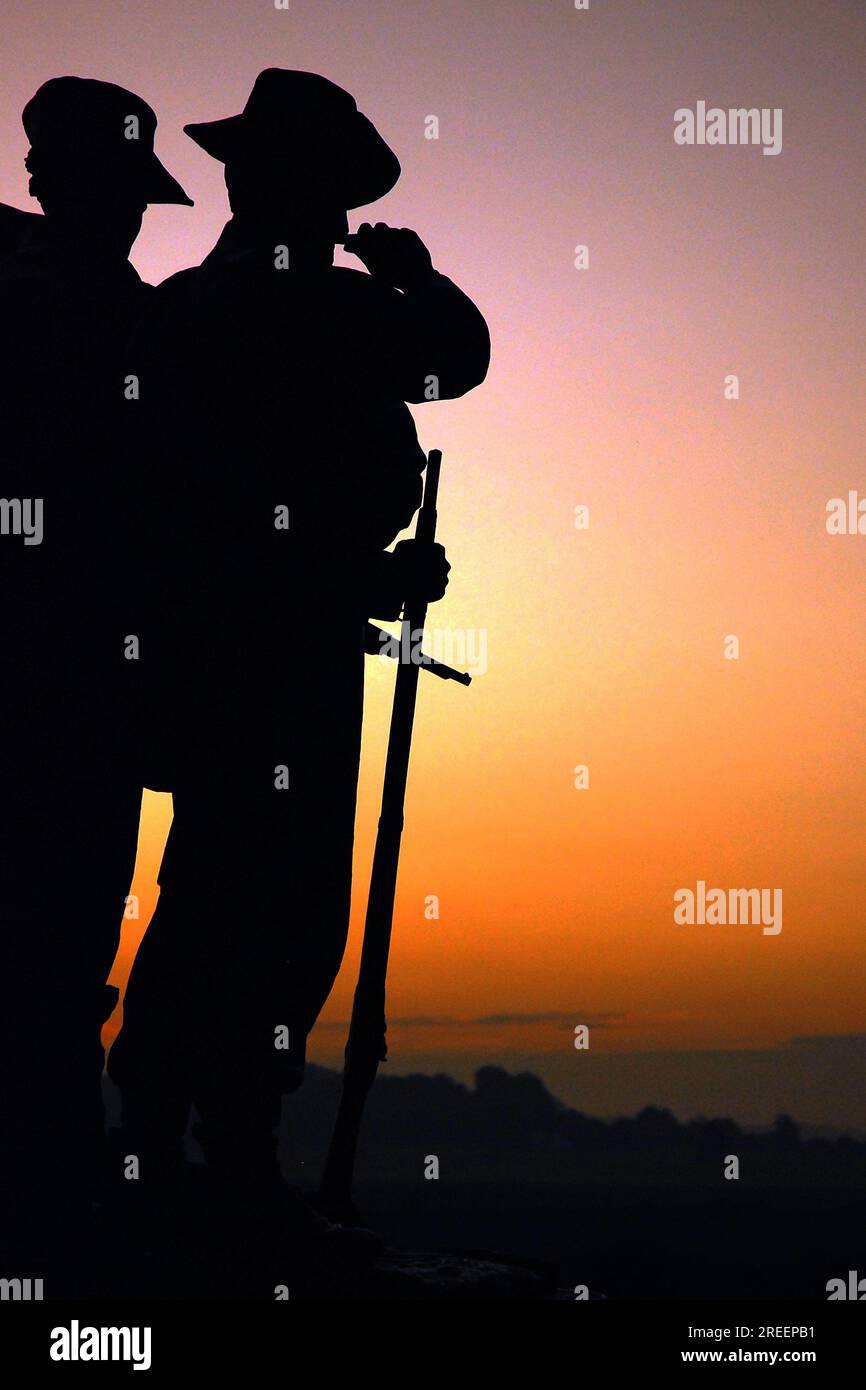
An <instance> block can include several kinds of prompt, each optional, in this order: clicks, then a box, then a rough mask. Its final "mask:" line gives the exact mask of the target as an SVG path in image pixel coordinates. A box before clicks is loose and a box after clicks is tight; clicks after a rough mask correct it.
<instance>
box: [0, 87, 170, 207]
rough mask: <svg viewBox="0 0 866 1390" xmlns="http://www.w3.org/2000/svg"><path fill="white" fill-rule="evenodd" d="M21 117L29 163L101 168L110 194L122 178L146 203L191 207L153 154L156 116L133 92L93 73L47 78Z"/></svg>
mask: <svg viewBox="0 0 866 1390" xmlns="http://www.w3.org/2000/svg"><path fill="white" fill-rule="evenodd" d="M131 118H134V119H131ZM21 119H22V121H23V123H24V129H25V131H26V132H27V137H28V139H29V141H30V145H31V152H30V155H28V161H29V160H30V157H31V155H36V156H38V157H40V158H41V157H43V156H46V155H47V156H49V157H50V158H52V159H62V160H64V161H68V165H69V168H70V170H71V171H73V172H74V170H75V169H76V167H79V166H80V167H82V168H83V167H87V168H97V169H98V168H102V169H103V171H104V176H105V185H106V190H107V191H109V192H110V189H111V185H112V183H114V182H121V181H122V182H123V183H124V184H125V185H126V186H127V187H132V188H134V189H135V190H136V191H137V192H138V193H140V194H141V197H142V198H143V199H144V201H145V202H146V203H183V204H184V205H185V206H186V207H192V206H193V201H192V199H191V198H190V197H188V196H187V194H186V193H185V192H184V190H183V189H182V188H181V186H180V184H179V183H178V181H177V179H175V178H173V177H172V175H171V174H170V173H169V172H168V170H167V169H166V167H165V165H164V164H162V162H161V161H160V160H159V159H158V158H157V156H156V154H155V153H154V149H153V137H154V134H155V132H156V115H155V114H154V112H153V110H152V109H151V107H149V106H148V104H147V102H146V101H142V99H141V97H138V96H136V95H135V93H134V92H128V91H127V90H126V89H125V88H124V87H117V86H115V84H114V83H113V82H98V81H97V80H96V79H95V78H92V77H52V78H51V79H50V81H48V82H44V83H43V84H42V86H41V87H40V88H39V90H38V91H37V92H36V93H35V95H34V96H32V97H31V98H30V100H29V101H28V103H27V105H26V106H25V107H24V111H23V113H22V116H21ZM28 167H30V164H29V163H28ZM31 172H32V170H31Z"/></svg>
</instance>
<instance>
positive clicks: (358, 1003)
mask: <svg viewBox="0 0 866 1390" xmlns="http://www.w3.org/2000/svg"><path fill="white" fill-rule="evenodd" d="M441 463H442V454H441V452H440V450H438V449H433V450H431V452H430V455H429V457H428V460H427V481H426V485H425V488H424V501H423V504H422V507H421V510H420V511H419V513H418V521H417V525H416V528H415V539H416V540H419V541H425V542H432V541H433V540H434V539H435V536H436V500H437V495H438V491H439V469H440V466H441ZM426 616H427V604H426V603H423V602H415V601H413V602H411V603H407V604H406V607H405V609H404V614H403V627H402V633H401V639H400V651H401V654H402V653H404V652H411V647H412V635H413V633H420V632H422V631H423V629H424V620H425V618H426ZM374 632H378V629H374ZM388 636H389V639H390V635H389V634H388ZM369 640H370V639H369V634H368V641H369ZM375 640H376V641H377V642H378V641H379V640H380V639H379V638H378V637H377V638H376V639H375ZM375 649H377V648H374V650H375ZM368 650H369V646H368ZM422 665H423V666H426V668H427V669H428V670H432V671H433V672H434V674H436V675H443V678H444V679H446V680H448V679H456V680H461V681H462V682H463V683H464V684H467V685H468V683H469V679H470V677H468V676H463V675H462V673H461V672H452V671H451V668H450V667H445V668H444V671H441V670H437V669H436V668H437V666H441V665H442V663H437V662H433V660H432V658H430V657H424V656H422V657H421V660H420V661H412V660H411V658H410V659H409V660H401V662H400V665H399V666H398V668H397V680H396V684H395V688H394V705H393V708H392V711H391V729H390V733H389V736H388V755H387V758H386V762H385V781H384V785H383V788H382V810H381V814H380V816H379V828H378V832H377V834H376V850H375V853H374V855H373V871H372V874H371V877H370V895H369V897H368V899H367V915H366V918H365V921H364V944H363V947H362V950H361V968H360V972H359V975H358V984H357V987H356V989H355V998H354V1002H353V1004H352V1021H351V1024H350V1026H349V1039H348V1042H347V1043H346V1053H345V1064H344V1067H343V1087H342V1092H341V1095H340V1105H339V1109H338V1111H337V1120H336V1123H335V1125H334V1133H333V1135H332V1137H331V1144H330V1148H329V1150H328V1157H327V1161H326V1163H325V1170H324V1174H323V1177H322V1185H321V1190H320V1195H319V1205H320V1207H321V1209H322V1210H323V1211H324V1212H325V1213H326V1215H328V1216H330V1217H332V1218H333V1219H335V1220H342V1221H352V1220H354V1219H355V1209H354V1204H353V1201H352V1177H353V1172H354V1167H355V1153H356V1150H357V1147H358V1136H359V1134H360V1130H361V1120H362V1117H363V1113H364V1105H365V1103H366V1100H367V1095H368V1094H369V1091H370V1088H371V1086H372V1085H373V1082H374V1081H375V1079H376V1073H377V1071H378V1069H379V1063H380V1062H384V1061H386V1059H387V1056H388V1044H387V1042H386V1038H385V1034H386V1031H387V1026H388V1025H387V1023H386V1021H385V981H386V977H387V973H388V954H389V951H390V946H391V925H392V921H393V916H394V895H395V892H396V888H397V867H398V862H399V858H400V840H401V837H402V833H403V806H404V802H405V798H406V779H407V776H408V772H409V752H410V748H411V745H412V727H413V724H414V719H415V698H416V695H417V691H418V673H419V671H420V670H421V667H422Z"/></svg>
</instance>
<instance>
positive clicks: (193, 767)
mask: <svg viewBox="0 0 866 1390" xmlns="http://www.w3.org/2000/svg"><path fill="white" fill-rule="evenodd" d="M186 129H187V132H188V133H189V134H190V135H191V136H192V138H193V139H194V140H196V141H197V142H198V143H199V144H200V145H201V146H202V147H203V148H204V149H205V150H207V151H208V153H210V154H212V155H213V156H214V157H215V158H217V159H219V160H222V161H223V162H224V163H225V178H226V185H227V189H228V194H229V201H230V203H231V208H232V212H233V217H232V219H231V220H230V221H229V223H228V224H227V226H226V227H225V229H224V231H223V233H222V235H221V236H220V238H219V241H218V242H217V245H216V247H215V248H214V250H213V251H212V252H211V254H210V255H209V256H208V257H207V259H206V260H205V261H204V263H203V265H202V266H201V267H200V268H199V269H195V270H188V271H184V272H182V273H181V274H179V275H175V276H173V277H172V278H171V279H170V280H168V281H167V282H166V283H165V284H163V285H161V286H160V287H159V289H158V290H157V293H156V296H155V300H154V305H153V308H152V310H151V311H150V312H149V314H148V317H147V320H146V322H145V323H144V324H143V326H142V330H141V333H140V335H139V338H138V341H137V344H136V362H138V363H139V364H140V369H141V373H142V404H143V407H144V410H143V413H142V418H144V419H146V421H147V425H146V430H145V433H144V435H143V436H142V438H141V445H142V447H143V449H144V451H145V454H146V456H147V458H148V460H149V462H148V467H147V470H146V472H143V473H142V479H143V480H144V479H148V480H150V482H151V485H152V486H151V495H150V499H149V501H148V502H147V503H146V504H145V505H144V506H143V513H142V514H143V515H144V516H145V518H146V521H147V526H146V531H147V536H146V538H145V539H146V542H147V541H149V543H150V544H151V546H152V547H153V554H154V560H153V567H152V572H153V574H154V575H158V576H159V577H160V580H161V584H162V588H161V590H160V591H158V592H157V591H155V592H154V595H153V596H152V599H153V610H154V611H153V614H152V622H151V624H150V626H149V627H148V626H147V625H146V627H145V642H146V644H149V645H147V652H150V653H151V654H153V653H158V655H156V656H154V658H153V660H149V659H148V658H147V653H146V659H145V661H144V663H143V664H144V667H145V670H146V671H148V672H150V673H151V674H152V678H153V681H154V693H153V697H152V700H151V702H150V705H151V709H152V710H154V711H156V714H157V727H156V729H155V730H154V731H153V734H154V738H153V743H152V753H154V754H155V752H156V750H157V749H158V756H155V761H154V763H153V764H152V771H151V780H150V783H149V785H154V784H156V785H162V786H165V787H168V788H170V789H171V790H172V791H173V792H174V809H175V819H174V823H173V825H172V829H171V833H170V838H169V843H168V846H167V850H166V856H165V860H164V863H163V867H162V872H161V874H160V884H161V889H162V893H161V898H160V903H159V906H158V909H157V912H156V915H155V918H154V921H153V923H152V924H151V926H150V928H149V930H148V932H147V934H146V937H145V940H144V942H143V944H142V947H141V949H140V951H139V955H138V958H137V960H136V963H135V965H134V968H133V971H132V977H131V981H130V984H129V988H128V992H127V996H126V1003H125V1013H124V1019H125V1022H124V1028H123V1031H122V1033H121V1035H120V1038H119V1039H118V1042H117V1044H116V1045H115V1048H114V1049H113V1051H112V1055H111V1058H110V1062H109V1070H110V1072H111V1074H112V1076H114V1077H115V1079H117V1080H118V1081H119V1083H120V1084H121V1086H122V1088H123V1092H124V1116H125V1148H126V1150H127V1151H128V1152H130V1151H131V1152H136V1153H139V1154H141V1155H143V1157H144V1164H143V1170H142V1174H143V1180H144V1181H145V1182H146V1181H147V1179H148V1176H150V1178H151V1180H155V1181H156V1182H157V1183H158V1184H159V1183H162V1184H163V1187H164V1188H165V1187H166V1186H167V1187H168V1189H169V1190H171V1187H172V1184H173V1183H174V1182H180V1183H181V1185H182V1178H181V1177H180V1175H181V1173H182V1166H181V1157H180V1155H181V1136H182V1134H183V1132H184V1130H185V1127H186V1123H187V1115H188V1112H189V1108H190V1103H191V1102H194V1103H195V1106H196V1107H197V1109H198V1111H199V1114H200V1124H199V1127H198V1131H197V1133H198V1137H199V1138H200V1140H201V1143H202V1146H203V1149H204V1152H205V1156H206V1160H207V1169H208V1172H209V1174H210V1179H211V1181H212V1182H213V1183H214V1184H215V1187H216V1193H215V1196H216V1198H217V1200H219V1201H221V1202H222V1206H221V1210H222V1211H223V1212H225V1213H229V1212H232V1213H233V1214H234V1215H235V1216H236V1217H237V1219H238V1220H239V1221H240V1222H241V1223H242V1224H245V1227H246V1228H247V1229H249V1231H250V1236H251V1238H254V1232H255V1230H256V1229H261V1228H262V1227H263V1226H264V1225H266V1224H268V1223H272V1222H273V1221H274V1219H275V1214H276V1216H277V1218H278V1219H277V1229H279V1230H280V1231H282V1232H283V1233H285V1232H286V1231H288V1232H290V1233H291V1235H292V1236H293V1237H294V1238H295V1240H296V1242H297V1243H298V1245H299V1246H305V1245H310V1246H312V1247H318V1248H319V1249H322V1248H326V1247H330V1248H339V1247H340V1246H341V1245H342V1243H343V1240H344V1238H346V1237H347V1233H346V1232H342V1231H341V1230H340V1228H333V1227H331V1228H329V1227H328V1226H327V1224H326V1223H324V1222H323V1221H322V1220H321V1218H318V1217H315V1216H314V1214H313V1213H312V1211H311V1209H309V1208H306V1207H305V1206H304V1204H303V1203H302V1202H301V1201H300V1199H299V1197H298V1196H297V1194H293V1193H291V1192H290V1190H289V1189H288V1188H286V1187H285V1185H283V1184H282V1181H281V1179H280V1176H279V1171H278V1168H277V1162H276V1148H275V1138H274V1127H275V1125H276V1124H277V1122H278V1119H279V1109H280V1098H281V1095H282V1094H283V1093H284V1092H286V1091H288V1090H291V1089H293V1088H294V1087H295V1086H297V1085H298V1084H299V1083H300V1079H301V1073H302V1069H303V1058H304V1051H305V1041H306V1037H307V1034H308V1033H309V1031H310V1029H311V1028H312V1026H313V1024H314V1022H315V1020H316V1018H317V1016H318V1014H319V1012H320V1010H321V1007H322V1005H323V1003H324V1001H325V999H326V998H327V996H328V993H329V991H330V989H331V986H332V984H333V981H334V979H335V976H336V974H337V971H338V969H339V965H340V961H341V958H342V955H343V950H344V947H345V942H346V935H347V929H348V915H349V899H350V889H351V869H352V841H353V832H354V815H355V796H356V783H357V773H358V760H359V750H360V734H361V715H362V695H363V666H364V630H365V623H366V619H367V618H368V617H369V616H374V615H375V616H380V617H394V616H396V615H397V613H398V611H399V609H400V607H401V605H402V602H403V600H404V599H405V598H406V597H407V596H408V595H409V593H410V591H411V590H413V589H415V590H417V591H423V592H424V594H425V596H426V597H428V598H430V599H435V598H439V597H441V596H442V593H443V592H444V589H445V585H446V583H447V570H448V568H449V567H448V565H447V563H446V561H445V556H444V552H443V551H442V548H441V547H439V546H434V547H431V548H429V549H427V550H425V549H424V548H422V549H421V550H419V548H418V547H417V546H416V544H415V543H414V542H411V541H410V542H403V543H401V545H400V546H398V547H397V549H396V551H394V552H393V553H387V552H385V550H384V548H385V547H386V546H388V545H390V544H391V543H392V542H393V540H394V539H395V537H396V536H397V534H398V533H399V532H400V530H401V529H403V528H404V527H405V526H407V525H408V523H409V522H410V520H411V518H412V516H413V514H414V512H415V510H416V509H417V507H418V504H419V501H420V497H421V472H422V470H423V467H424V463H425V456H424V454H423V453H422V451H421V449H420V446H419V444H418V440H417V435H416V432H415V426H414V422H413V419H412V416H411V413H410V411H409V410H408V408H407V406H406V401H413V402H423V401H425V400H431V399H438V398H446V397H455V396H460V395H462V394H463V393H464V392H466V391H468V390H470V389H471V388H472V387H474V386H476V385H477V384H478V383H479V382H480V381H482V380H483V378H484V376H485V374H486V371H487V366H488V361H489V338H488V333H487V328H486V325H485V323H484V320H483V318H482V316H481V315H480V314H479V312H478V310H477V309H476V308H475V307H474V305H473V304H472V303H471V301H470V300H469V299H467V297H466V296H465V295H464V294H463V293H462V292H461V291H460V290H459V289H458V288H457V286H456V285H454V284H453V283H452V282H451V281H450V280H448V279H446V278H445V277H444V276H443V275H440V274H438V273H437V272H436V271H435V270H434V269H433V267H432V264H431V260H430V256H429V254H428V252H427V250H426V249H425V247H424V245H423V244H422V242H421V241H420V239H419V238H418V237H417V236H416V234H415V233H414V232H411V231H407V230H393V229H391V228H388V227H386V226H383V225H381V224H379V225H377V226H376V227H370V226H364V227H362V228H361V230H360V231H359V232H358V233H357V234H356V235H355V236H352V237H349V236H348V222H347V218H346V211H347V209H351V208H354V207H358V206H361V205H364V204H367V203H371V202H373V201H375V200H376V199H378V198H380V197H382V196H383V195H384V194H385V193H387V192H388V191H389V190H390V189H391V188H392V187H393V185H394V184H395V183H396V181H397V178H398V177H399V173H400V166H399V163H398V161H397V159H396V157H395V155H394V154H393V153H392V152H391V150H390V149H389V148H388V146H387V145H386V143H385V142H384V140H383V139H382V138H381V136H380V135H379V134H378V133H377V132H376V130H375V129H374V127H373V126H372V125H371V123H370V122H369V120H367V118H366V117H365V116H363V115H361V114H360V113H359V111H358V109H357V106H356V103H355V101H354V99H353V98H352V97H351V96H350V95H349V94H348V93H347V92H345V91H343V90H342V89H341V88H339V87H337V86H335V85H334V84H333V83H331V82H329V81H327V80H326V79H325V78H323V77H319V76H316V75H315V74H312V73H304V72H290V71H283V70H279V69H269V70H268V71H265V72H263V73H262V74H261V75H260V76H259V77H258V79H257V80H256V83H255V86H254V88H253V91H252V94H251V96H250V98H249V100H248V102H247V105H246V108H245V110H244V112H243V114H242V115H239V116H233V117H230V118H229V119H227V120H219V121H211V122H207V123H205V124H200V125H192V126H187V127H186ZM338 242H341V243H344V244H345V245H346V247H347V248H348V249H350V250H352V251H353V252H355V253H356V254H357V255H358V256H359V258H360V259H361V260H362V261H363V262H364V264H365V265H366V266H367V267H368V270H369V272H370V273H369V274H364V273H363V272H359V271H355V270H349V269H342V268H337V267H335V266H334V264H333V258H334V247H335V244H336V243H338ZM151 461H153V462H157V461H158V462H159V464H160V468H159V470H158V471H157V470H155V469H154V468H153V467H152V466H151ZM148 634H150V635H148ZM287 1042H288V1045H286V1044H287ZM259 1218H260V1219H259Z"/></svg>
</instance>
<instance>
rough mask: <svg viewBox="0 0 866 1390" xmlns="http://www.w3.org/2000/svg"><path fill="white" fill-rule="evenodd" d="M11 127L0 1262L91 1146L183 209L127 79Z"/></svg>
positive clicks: (124, 875)
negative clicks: (139, 540) (131, 593)
mask: <svg viewBox="0 0 866 1390" xmlns="http://www.w3.org/2000/svg"><path fill="white" fill-rule="evenodd" d="M23 122H24V129H25V131H26V134H27V136H28V138H29V141H30V149H29V152H28V154H27V158H26V167H27V169H28V171H29V174H30V192H31V194H32V195H33V197H34V198H35V199H36V200H37V201H38V202H39V203H40V204H41V207H42V214H41V215H40V214H35V213H29V212H24V211H22V210H19V209H14V208H3V209H0V323H2V333H3V340H4V349H5V350H4V365H3V370H2V375H0V414H2V418H3V484H2V491H3V494H4V498H5V499H6V502H7V503H8V505H9V507H10V513H9V514H10V515H11V516H13V517H15V516H17V515H19V514H20V515H26V516H31V517H32V516H38V517H39V520H40V525H39V527H38V531H37V529H36V528H33V529H32V531H31V533H30V534H29V535H28V536H26V537H22V536H20V535H16V534H15V528H14V527H9V528H4V531H3V534H2V535H0V649H2V654H3V679H2V683H0V724H2V728H3V738H2V741H0V1030H2V1036H0V1056H2V1066H3V1070H4V1077H3V1081H4V1085H3V1097H4V1101H3V1116H2V1122H3V1132H2V1157H0V1162H2V1172H0V1191H2V1200H3V1202H4V1205H5V1207H6V1210H5V1211H4V1213H3V1221H2V1229H3V1234H4V1242H5V1251H6V1253H7V1256H8V1255H9V1250H10V1247H11V1246H12V1245H14V1239H13V1232H14V1229H15V1223H16V1222H18V1223H19V1224H20V1225H22V1227H23V1229H24V1235H25V1237H26V1240H27V1241H28V1242H29V1243H28V1250H31V1249H32V1244H33V1241H34V1239H35V1233H36V1232H38V1231H40V1230H41V1231H43V1232H47V1233H48V1234H47V1236H46V1240H49V1239H52V1238H53V1243H54V1245H55V1247H56V1245H57V1234H58V1229H57V1223H58V1222H62V1220H63V1219H65V1217H66V1215H67V1213H68V1212H69V1210H70V1208H71V1206H72V1205H74V1204H75V1202H76V1200H77V1199H84V1198H86V1195H87V1193H88V1191H89V1190H90V1184H91V1182H92V1180H93V1178H94V1176H95V1172H96V1169H97V1167H98V1162H99V1158H100V1146H101V1142H102V1129H103V1118H102V1104H101V1075H102V1070H103V1053H102V1048H101V1044H100V1030H101V1026H102V1024H103V1022H104V1020H105V1018H106V1017H107V1015H108V1014H109V1013H110V1012H111V1008H112V1005H113V1002H114V999H115V997H116V994H115V992H114V991H112V990H110V989H109V988H108V986H107V985H106V978H107V975H108V973H109V970H110V968H111V964H112V961H113V958H114V955H115V952H116V949H117V944H118V939H119V932H120V924H121V921H122V918H123V913H124V899H125V895H126V894H127V893H128V891H129V883H130V879H131V873H132V866H133V860H134V855H135V845H136V835H137V829H138V812H139V804H140V799H141V783H140V779H139V774H138V771H137V768H136V766H135V760H134V756H133V749H132V748H131V746H130V744H129V741H128V734H129V729H130V706H129V700H130V698H131V695H132V690H131V688H130V685H131V681H132V678H133V674H134V663H133V662H132V661H130V660H128V659H127V656H128V654H129V643H128V640H127V639H128V638H129V636H130V635H132V634H134V628H133V627H131V626H130V613H131V611H132V610H131V607H130V603H129V599H128V596H127V594H126V583H125V580H126V577H127V576H128V574H129V572H130V557H129V554H128V552H127V550H126V547H125V538H126V536H127V534H128V527H127V525H126V512H127V508H126V499H127V496H128V494H129V489H130V478H129V474H128V468H129V460H128V458H127V457H125V456H124V454H123V453H122V452H121V451H120V449H119V448H118V443H117V441H118V435H119V428H120V424H121V422H122V417H123V412H124V410H125V409H135V405H136V402H135V401H134V400H132V399H129V397H130V394H134V393H130V392H129V390H128V383H129V381H130V380H131V377H130V374H132V375H134V373H135V364H134V362H133V360H132V358H131V357H130V355H129V352H128V351H127V343H128V340H129V336H130V334H131V332H132V330H133V328H134V326H135V324H136V322H137V320H138V319H139V317H140V315H141V314H142V313H143V311H144V309H145V307H146V304H147V301H148V296H149V295H150V294H151V293H152V290H151V288H150V286H147V285H144V284H142V282H141V280H140V279H139V276H138V275H137V273H136V271H135V270H134V269H133V267H132V266H131V265H130V263H129V260H128V257H129V252H130V248H131V247H132V244H133V242H134V241H135V239H136V237H137V235H138V232H139V229H140V227H141V224H142V218H143V214H144V211H145V209H146V207H147V205H148V204H150V203H180V204H186V205H188V206H189V205H191V201H190V199H189V198H188V197H187V195H186V194H185V193H184V191H183V189H182V188H181V187H180V185H179V184H178V183H177V181H176V180H175V179H174V178H173V177H172V176H171V174H169V173H168V171H167V170H166V169H165V168H164V167H163V165H162V164H161V162H160V160H159V159H158V158H157V156H156V154H155V153H154V149H153V140H154V131H155V129H156V117H155V115H154V113H153V111H152V110H151V108H150V107H149V106H148V105H147V103H146V102H144V101H142V100H141V98H140V97H138V96H136V95H135V94H134V93H132V92H129V91H126V90H124V88H122V87H117V86H115V85H113V84H112V83H108V82H99V81H95V80H92V79H89V78H79V77H60V78H56V79H53V80H51V81H49V82H46V83H45V84H44V85H43V86H42V87H40V88H39V90H38V91H37V92H36V94H35V96H34V97H33V98H32V99H31V100H30V101H29V102H28V103H27V106H26V107H25V109H24V113H23ZM16 504H17V507H18V508H19V509H20V511H16ZM79 1205H81V1203H79ZM9 1258H11V1256H9ZM34 1259H35V1253H34V1254H32V1255H31V1258H30V1260H29V1263H27V1264H26V1266H25V1267H26V1268H28V1269H30V1268H38V1269H39V1270H40V1272H41V1270H42V1268H43V1267H44V1266H43V1265H41V1264H38V1265H36V1264H34Z"/></svg>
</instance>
